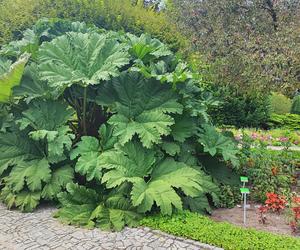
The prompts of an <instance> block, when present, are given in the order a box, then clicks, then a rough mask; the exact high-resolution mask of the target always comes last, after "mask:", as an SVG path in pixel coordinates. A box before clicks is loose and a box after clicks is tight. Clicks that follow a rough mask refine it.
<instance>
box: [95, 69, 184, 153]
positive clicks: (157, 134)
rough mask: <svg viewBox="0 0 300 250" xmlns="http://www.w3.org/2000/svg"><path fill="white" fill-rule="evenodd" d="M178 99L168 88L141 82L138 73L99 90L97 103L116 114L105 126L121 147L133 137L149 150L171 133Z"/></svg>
mask: <svg viewBox="0 0 300 250" xmlns="http://www.w3.org/2000/svg"><path fill="white" fill-rule="evenodd" d="M177 100H178V96H177V95H176V93H175V92H174V91H172V89H171V87H170V86H167V85H162V84H161V83H160V82H158V81H156V80H153V79H152V80H145V79H144V78H143V77H142V76H141V75H140V74H138V73H134V72H132V73H124V74H122V75H121V76H120V77H118V78H116V79H113V80H112V81H111V82H108V83H106V84H104V85H103V86H101V88H100V90H99V94H98V97H97V99H96V101H97V103H98V104H100V105H107V106H109V107H111V108H112V109H113V110H114V111H115V112H116V114H114V115H113V116H112V117H111V118H110V119H109V121H108V122H109V123H110V124H112V125H114V127H115V128H114V135H115V136H118V138H119V142H120V143H121V144H122V145H124V144H125V143H126V142H128V141H130V140H131V139H132V137H133V136H134V135H135V134H137V135H138V136H139V137H140V139H141V142H142V143H143V145H144V146H145V147H147V148H150V147H151V146H152V145H153V144H157V143H159V142H160V141H161V136H163V135H168V134H170V132H171V128H170V126H171V125H173V124H174V119H173V118H172V117H171V116H170V114H175V113H181V112H182V106H181V104H180V103H178V101H177Z"/></svg>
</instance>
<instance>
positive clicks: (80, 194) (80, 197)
mask: <svg viewBox="0 0 300 250" xmlns="http://www.w3.org/2000/svg"><path fill="white" fill-rule="evenodd" d="M58 198H59V201H60V203H61V205H62V206H63V207H62V208H61V209H60V210H59V211H58V212H57V213H56V214H55V217H58V218H59V219H60V220H61V221H62V222H64V223H67V224H73V225H78V226H86V227H89V228H92V227H95V226H96V227H100V228H101V229H104V230H110V229H115V230H118V231H119V230H121V229H122V228H123V227H124V226H125V225H128V226H136V225H137V222H138V220H139V217H140V215H139V214H138V213H136V212H135V211H134V208H133V206H132V205H131V204H130V201H129V200H128V198H126V197H125V196H124V195H122V192H120V193H118V192H111V193H108V194H106V195H103V193H97V192H96V191H95V190H92V189H88V188H85V187H84V186H79V185H78V184H73V183H69V184H68V185H67V192H65V193H61V194H59V196H58Z"/></svg>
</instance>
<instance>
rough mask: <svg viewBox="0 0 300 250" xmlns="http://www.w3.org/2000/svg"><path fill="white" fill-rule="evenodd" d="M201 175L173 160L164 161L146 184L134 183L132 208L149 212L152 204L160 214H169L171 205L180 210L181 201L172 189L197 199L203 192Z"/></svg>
mask: <svg viewBox="0 0 300 250" xmlns="http://www.w3.org/2000/svg"><path fill="white" fill-rule="evenodd" d="M203 177H204V175H203V173H201V172H199V171H197V170H195V169H193V168H191V167H189V166H187V165H186V164H184V163H182V162H176V161H174V160H173V159H166V160H164V161H163V162H161V163H160V164H158V165H157V166H156V167H155V168H154V170H153V172H152V174H151V180H150V181H149V182H148V183H147V182H145V181H144V180H140V181H139V182H136V183H134V185H133V189H132V192H131V195H132V196H131V197H132V202H133V205H134V206H138V208H139V211H141V212H146V211H150V210H151V208H152V206H153V205H154V202H155V203H156V204H157V206H159V207H160V209H161V212H162V214H171V213H172V205H173V206H174V207H175V208H177V209H182V201H181V198H180V196H179V195H178V194H177V192H176V191H175V189H174V188H176V189H180V190H181V191H182V192H183V193H184V194H185V195H186V196H190V197H197V195H199V193H200V192H204V190H205V187H204V186H202V185H203V184H205V183H204V182H203V180H204V179H203Z"/></svg>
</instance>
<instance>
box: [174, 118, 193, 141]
mask: <svg viewBox="0 0 300 250" xmlns="http://www.w3.org/2000/svg"><path fill="white" fill-rule="evenodd" d="M171 129H172V136H173V138H174V140H176V141H178V142H184V141H185V140H186V139H188V138H189V137H192V136H193V135H194V134H195V133H196V132H197V125H196V121H195V119H194V118H193V117H190V116H188V114H184V115H181V116H179V115H177V116H176V117H175V124H174V125H172V127H171Z"/></svg>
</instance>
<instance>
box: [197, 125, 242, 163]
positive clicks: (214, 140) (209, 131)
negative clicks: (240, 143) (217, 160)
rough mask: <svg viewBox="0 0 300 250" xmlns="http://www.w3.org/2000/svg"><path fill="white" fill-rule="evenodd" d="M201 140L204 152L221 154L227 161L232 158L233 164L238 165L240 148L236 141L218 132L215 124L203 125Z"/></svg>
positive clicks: (200, 134)
mask: <svg viewBox="0 0 300 250" xmlns="http://www.w3.org/2000/svg"><path fill="white" fill-rule="evenodd" d="M199 142H200V143H201V144H202V145H203V147H204V152H208V153H209V154H210V155H211V156H216V155H218V154H220V155H222V156H223V159H224V160H225V161H228V160H231V162H232V164H233V165H238V159H237V158H236V154H237V153H238V150H237V147H236V145H235V143H234V141H233V140H232V139H230V138H229V137H227V136H224V135H222V134H220V133H219V132H217V131H216V129H215V128H214V127H213V126H209V125H204V126H203V129H202V130H201V131H200V133H199Z"/></svg>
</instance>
